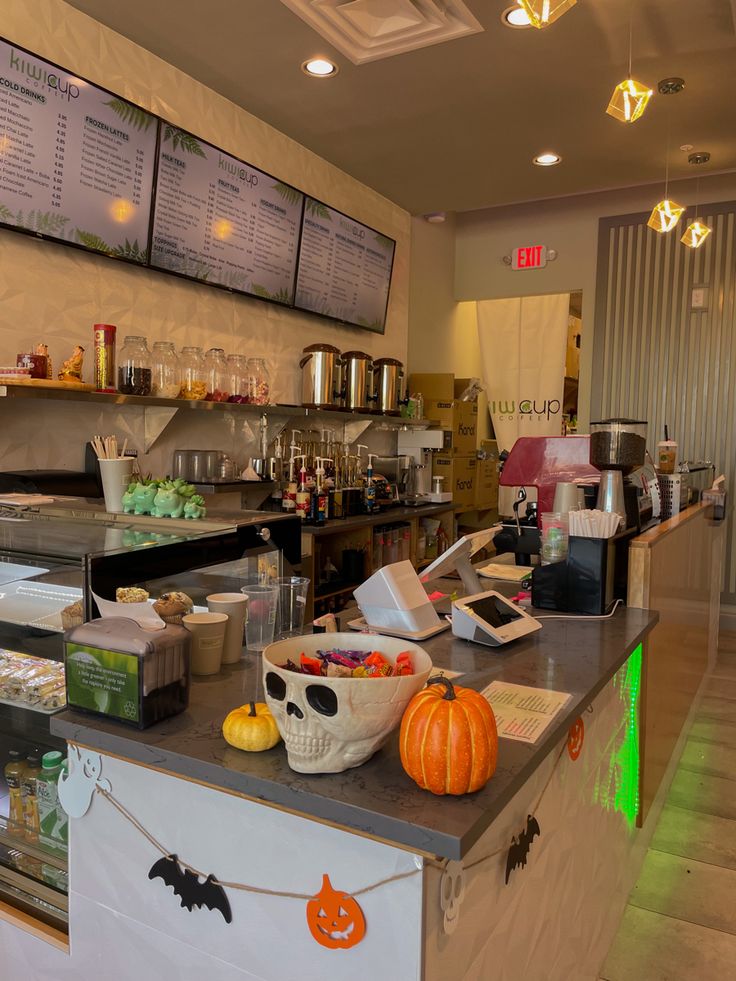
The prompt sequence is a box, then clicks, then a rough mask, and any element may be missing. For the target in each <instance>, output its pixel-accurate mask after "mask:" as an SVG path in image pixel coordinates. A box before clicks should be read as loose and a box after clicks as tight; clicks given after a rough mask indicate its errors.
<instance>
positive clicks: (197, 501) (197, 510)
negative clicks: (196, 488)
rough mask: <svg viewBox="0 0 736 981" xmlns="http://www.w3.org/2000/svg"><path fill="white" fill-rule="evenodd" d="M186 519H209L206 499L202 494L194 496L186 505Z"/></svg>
mask: <svg viewBox="0 0 736 981" xmlns="http://www.w3.org/2000/svg"><path fill="white" fill-rule="evenodd" d="M184 517H185V518H191V519H193V520H195V521H196V520H197V518H205V517H207V508H206V507H205V506H204V498H203V497H202V495H201V494H193V495H192V496H191V497H190V498H189V500H188V501H187V503H186V504H185V505H184Z"/></svg>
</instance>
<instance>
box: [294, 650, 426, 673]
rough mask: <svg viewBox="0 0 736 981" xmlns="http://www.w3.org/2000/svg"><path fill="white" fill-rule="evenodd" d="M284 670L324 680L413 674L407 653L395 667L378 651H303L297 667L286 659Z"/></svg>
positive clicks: (399, 657) (397, 660) (399, 658)
mask: <svg viewBox="0 0 736 981" xmlns="http://www.w3.org/2000/svg"><path fill="white" fill-rule="evenodd" d="M284 668H285V669H286V670H287V671H295V672H297V673H299V674H311V675H315V676H321V677H325V678H392V677H396V676H403V675H410V674H413V673H414V669H413V667H412V663H411V654H410V653H409V651H402V653H401V654H399V655H398V657H397V658H396V664H391V662H390V661H389V660H388V659H387V658H386V657H385V655H383V654H382V653H381V652H380V651H353V650H344V649H333V650H319V651H317V657H308V656H307V655H306V654H305V653H304V652H302V653H301V655H300V657H299V663H298V664H296V663H295V662H294V661H292V660H291V659H289V660H288V661H287V662H286V664H284Z"/></svg>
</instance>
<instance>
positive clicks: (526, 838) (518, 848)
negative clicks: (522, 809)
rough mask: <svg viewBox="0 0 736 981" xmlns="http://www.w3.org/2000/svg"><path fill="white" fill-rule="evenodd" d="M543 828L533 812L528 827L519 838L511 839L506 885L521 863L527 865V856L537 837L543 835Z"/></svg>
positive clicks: (523, 866) (527, 821)
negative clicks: (541, 828)
mask: <svg viewBox="0 0 736 981" xmlns="http://www.w3.org/2000/svg"><path fill="white" fill-rule="evenodd" d="M541 833H542V832H541V830H540V828H539V822H538V821H537V819H536V818H535V817H534V815H533V814H528V815H527V818H526V828H525V829H524V830H523V831H522V832H521V834H520V835H519V837H518V840H517V838H515V837H514V838H512V839H511V847H510V848H509V854H508V857H507V858H506V885H508V884H509V876H510V875H511V873H512V872H513V871H514V869H515V868H517V867H518V866H519V865H520V866H521V867H522V868H525V867H526V857H527V855H528V854H529V849H530V848H531V844H532V842H533V841H534V839H535V838H538V837H539V836H540V835H541Z"/></svg>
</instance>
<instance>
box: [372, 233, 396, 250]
mask: <svg viewBox="0 0 736 981" xmlns="http://www.w3.org/2000/svg"><path fill="white" fill-rule="evenodd" d="M374 238H375V240H376V242H377V243H378V244H379V245H382V246H383V247H384V248H385V249H390V248H391V246H392V245H393V244H394V240H393V239H392V238H389V237H388V235H381V233H380V232H376V234H375V235H374Z"/></svg>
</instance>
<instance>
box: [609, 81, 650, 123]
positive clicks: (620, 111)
mask: <svg viewBox="0 0 736 981" xmlns="http://www.w3.org/2000/svg"><path fill="white" fill-rule="evenodd" d="M653 95H654V90H653V89H650V88H648V87H647V86H646V85H643V84H642V83H641V82H637V81H636V80H635V79H633V78H631V72H629V77H628V78H625V79H624V80H623V82H619V84H618V85H617V86H616V88H615V89H614V90H613V95H612V96H611V101H610V102H609V103H608V108H607V109H606V112H607V113H608V115H609V116H613V118H614V119H618V120H619V122H622V123H635V122H636V120H637V119H639V118H641V116H643V115H644V110H645V109H646V107H647V106H648V105H649V100H650V99H651V97H652V96H653Z"/></svg>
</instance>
